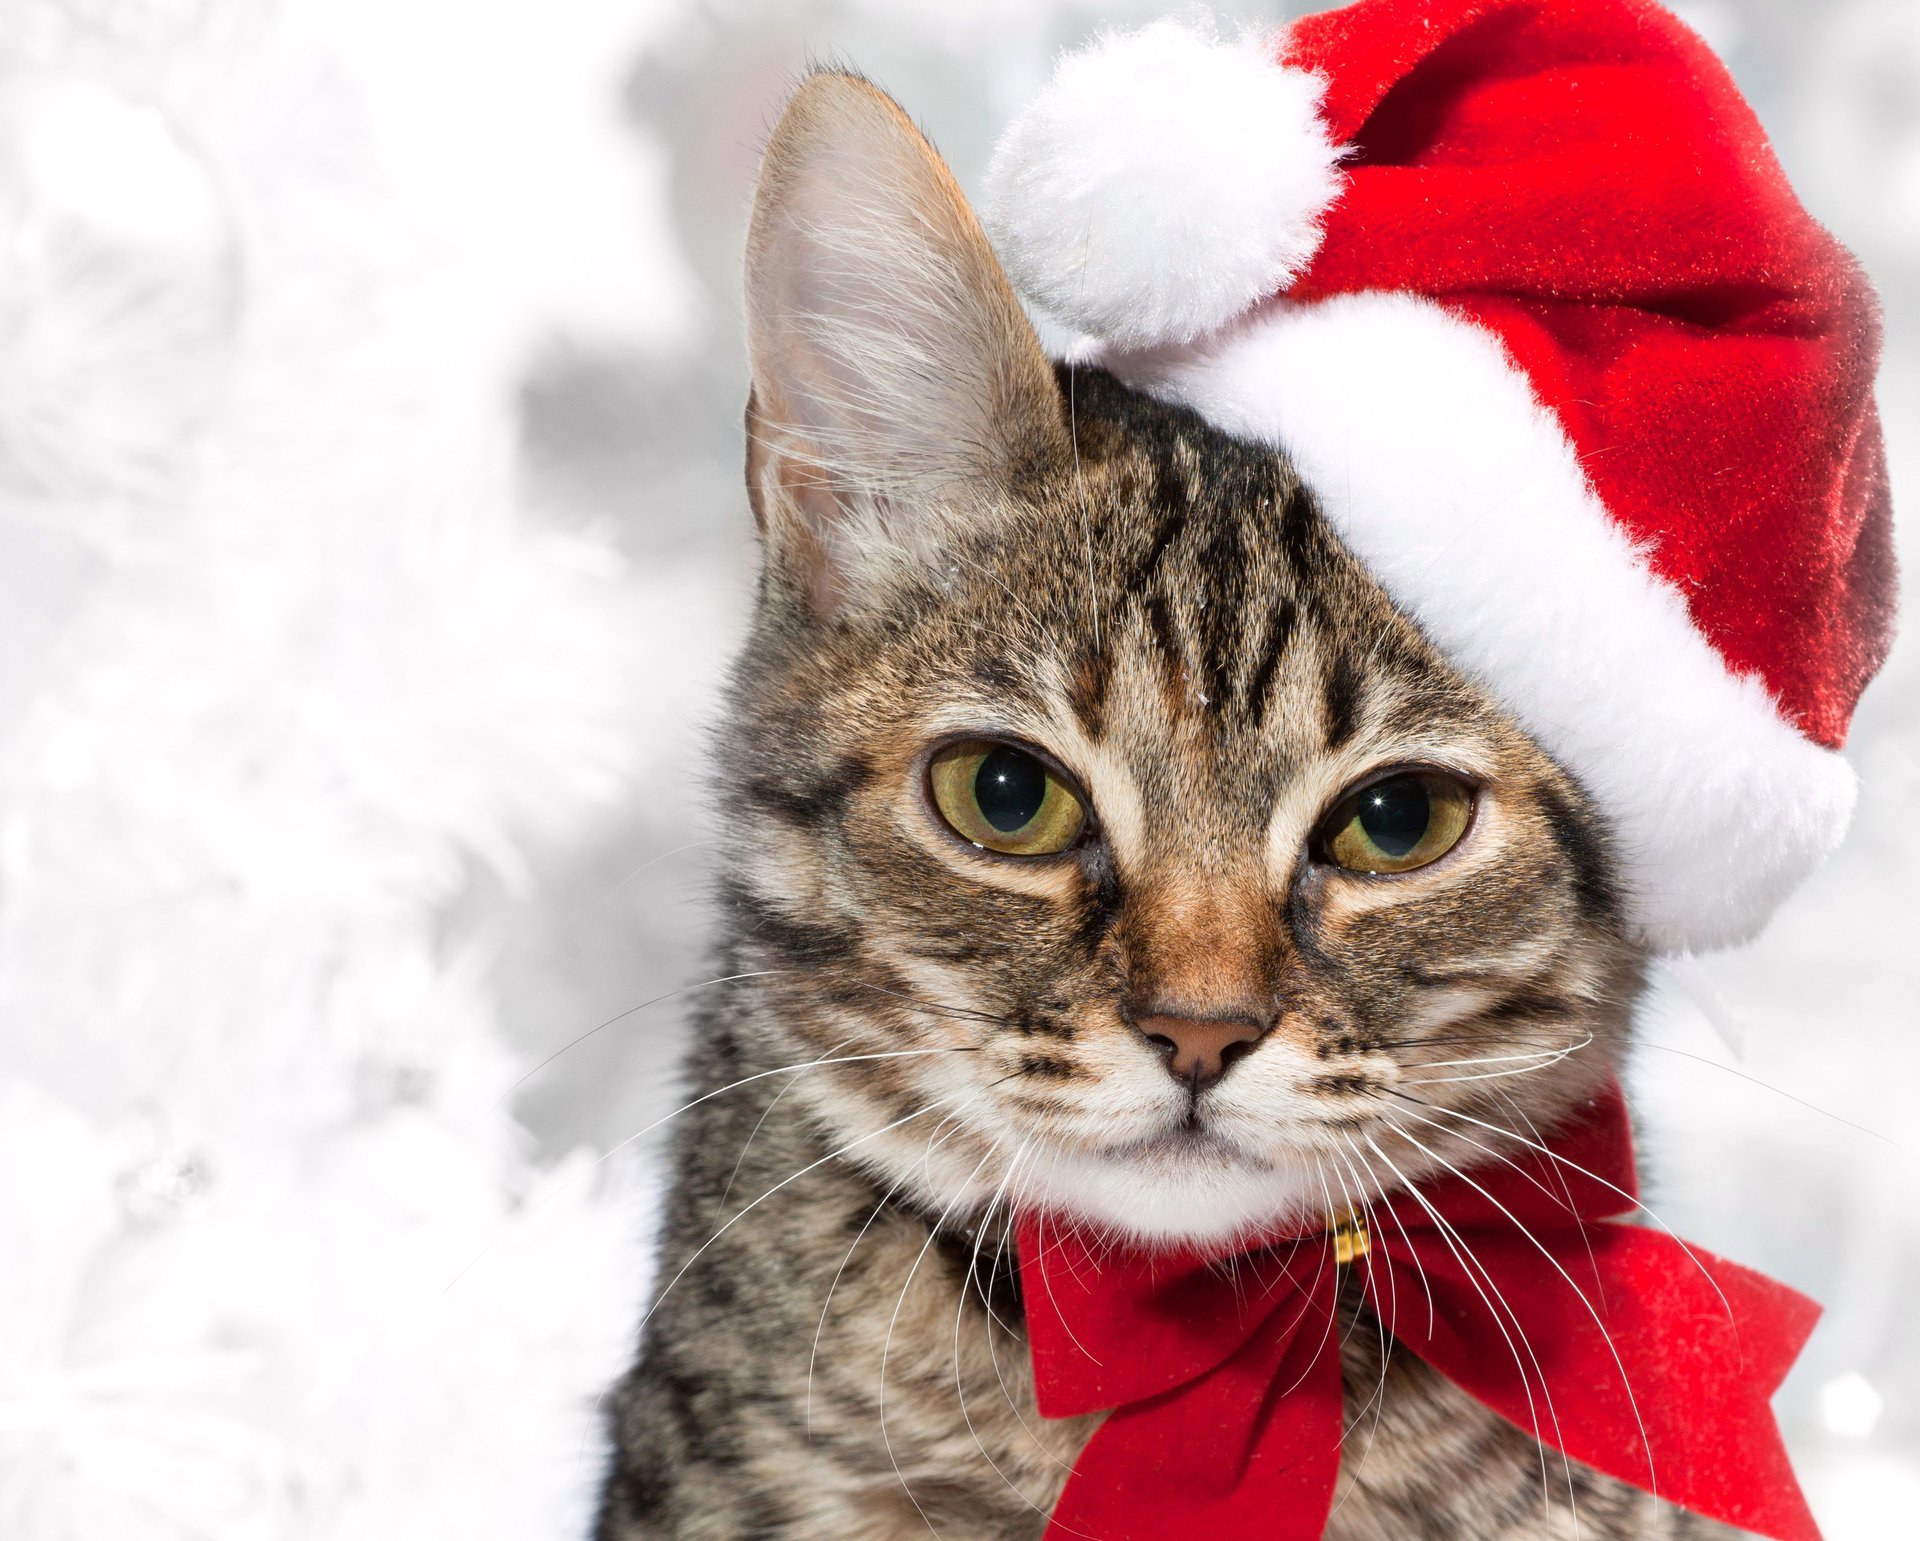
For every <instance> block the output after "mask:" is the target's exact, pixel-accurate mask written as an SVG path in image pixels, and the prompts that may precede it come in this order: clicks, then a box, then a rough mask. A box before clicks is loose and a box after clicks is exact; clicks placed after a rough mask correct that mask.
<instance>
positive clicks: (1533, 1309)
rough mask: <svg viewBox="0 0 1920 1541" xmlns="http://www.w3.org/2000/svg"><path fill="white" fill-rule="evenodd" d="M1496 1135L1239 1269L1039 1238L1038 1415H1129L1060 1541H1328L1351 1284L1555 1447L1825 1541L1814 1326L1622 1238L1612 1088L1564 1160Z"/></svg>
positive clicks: (1239, 1256)
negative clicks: (1777, 1419) (1805, 1392)
mask: <svg viewBox="0 0 1920 1541" xmlns="http://www.w3.org/2000/svg"><path fill="white" fill-rule="evenodd" d="M1495 1140H1500V1141H1501V1143H1502V1144H1506V1145H1510V1151H1511V1153H1510V1154H1509V1155H1503V1156H1501V1157H1499V1158H1497V1159H1493V1158H1490V1159H1488V1160H1487V1161H1486V1162H1485V1163H1484V1164H1482V1165H1479V1166H1476V1167H1474V1168H1473V1169H1472V1170H1470V1171H1463V1172H1455V1173H1452V1174H1450V1175H1447V1176H1445V1177H1443V1178H1442V1179H1441V1180H1438V1181H1435V1182H1432V1183H1429V1184H1425V1185H1422V1187H1421V1189H1420V1190H1419V1192H1418V1193H1417V1194H1410V1193H1406V1192H1402V1193H1399V1194H1396V1195H1395V1196H1394V1197H1393V1198H1391V1199H1387V1200H1382V1201H1380V1202H1378V1203H1376V1204H1374V1205H1372V1206H1371V1208H1370V1210H1369V1211H1368V1212H1367V1213H1366V1215H1365V1217H1364V1220H1363V1221H1350V1222H1348V1223H1345V1224H1342V1225H1339V1226H1337V1227H1329V1228H1328V1229H1327V1230H1323V1231H1315V1232H1314V1233H1312V1234H1311V1235H1306V1236H1292V1237H1285V1238H1281V1239H1278V1240H1270V1241H1268V1242H1266V1243H1263V1244H1255V1245H1254V1246H1253V1247H1252V1248H1250V1249H1249V1248H1241V1249H1238V1250H1236V1251H1234V1252H1233V1253H1232V1254H1231V1255H1230V1256H1223V1255H1222V1254H1221V1253H1219V1252H1213V1253H1206V1254H1202V1253H1198V1252H1192V1251H1185V1252H1154V1253H1147V1252H1135V1251H1128V1250H1111V1249H1109V1248H1106V1247H1104V1246H1098V1245H1094V1244H1090V1243H1089V1242H1087V1241H1086V1240H1085V1239H1083V1238H1082V1236H1081V1234H1080V1232H1079V1231H1078V1230H1076V1229H1074V1228H1072V1227H1066V1226H1061V1225H1058V1224H1055V1223H1052V1222H1050V1221H1049V1220H1048V1219H1047V1218H1046V1217H1045V1216H1041V1215H1034V1216H1028V1217H1026V1218H1025V1219H1023V1220H1022V1222H1021V1226H1020V1233H1019V1247H1020V1281H1021V1289H1022V1294H1023V1296H1024V1298H1025V1301H1026V1310H1027V1329H1028V1333H1029V1335H1030V1338H1031V1341H1032V1345H1033V1371H1034V1380H1035V1384H1036V1388H1037V1391H1038V1396H1039V1403H1040V1411H1041V1412H1042V1413H1044V1414H1046V1415H1047V1416H1048V1417H1053V1418H1062V1417H1068V1416H1071V1415H1074V1414H1079V1413H1089V1412H1095V1411H1098V1410H1101V1409H1104V1408H1112V1409H1114V1411H1113V1413H1112V1415H1111V1416H1110V1417H1109V1418H1107V1420H1106V1421H1105V1422H1104V1423H1102V1424H1101V1426H1100V1427H1099V1429H1098V1430H1097V1431H1096V1432H1095V1434H1094V1436H1093V1438H1092V1440H1091V1441H1090V1442H1089V1444H1088V1445H1087V1447H1086V1449H1085V1451H1084V1452H1083V1453H1082V1454H1081V1456H1080V1459H1079V1461H1078V1462H1077V1464H1076V1465H1075V1468H1074V1472H1073V1475H1072V1477H1071V1478H1069V1480H1068V1482H1067V1487H1066V1491H1065V1492H1064V1493H1063V1494H1062V1495H1061V1498H1060V1502H1059V1504H1058V1505H1056V1506H1055V1508H1054V1511H1053V1521H1052V1524H1051V1525H1050V1526H1049V1527H1048V1530H1047V1537H1048V1538H1049V1541H1064V1538H1067V1537H1079V1538H1087V1537H1091V1538H1097V1541H1177V1538H1184V1537H1203V1536H1204V1537H1206V1538H1207V1541H1242V1538H1245V1541H1253V1538H1255V1537H1258V1538H1260V1541H1315V1538H1317V1537H1319V1536H1320V1535H1321V1533H1322V1531H1323V1530H1324V1529H1325V1527H1326V1522H1327V1515H1328V1512H1329V1510H1330V1507H1331V1505H1332V1501H1333V1491H1334V1480H1335V1478H1336V1477H1337V1476H1338V1474H1339V1469H1340V1443H1341V1437H1342V1433H1343V1421H1342V1420H1343V1406H1342V1398H1341V1382H1340V1339H1341V1329H1340V1328H1339V1325H1338V1323H1337V1322H1336V1320H1335V1312H1334V1304H1335V1295H1336V1291H1337V1289H1338V1275H1339V1271H1340V1269H1341V1268H1342V1267H1343V1266H1344V1267H1348V1268H1351V1269H1353V1270H1355V1271H1357V1272H1358V1274H1359V1276H1360V1279H1361V1281H1362V1283H1363V1285H1364V1288H1365V1292H1366V1300H1367V1304H1368V1306H1369V1308H1370V1309H1371V1310H1372V1311H1373V1312H1374V1313H1375V1314H1376V1315H1377V1316H1378V1317H1379V1319H1380V1322H1381V1325H1382V1326H1383V1327H1384V1328H1385V1329H1386V1330H1387V1331H1388V1332H1389V1333H1391V1334H1392V1336H1393V1339H1394V1341H1395V1343H1396V1344H1397V1345H1398V1346H1399V1347H1401V1348H1405V1349H1410V1350H1411V1351H1412V1352H1414V1353H1416V1354H1418V1355H1419V1356H1420V1357H1421V1358H1422V1359H1424V1360H1426V1361H1427V1362H1428V1363H1429V1364H1431V1365H1432V1366H1433V1367H1434V1368H1435V1369H1437V1370H1439V1371H1440V1372H1441V1373H1442V1374H1444V1375H1446V1376H1447V1377H1448V1378H1449V1379H1451V1380H1452V1381H1453V1382H1454V1383H1455V1384H1457V1385H1458V1386H1460V1387H1461V1388H1462V1389H1464V1390H1465V1391H1467V1392H1469V1393H1470V1394H1472V1395H1473V1396H1474V1397H1476V1398H1478V1399H1479V1400H1480V1401H1481V1402H1484V1403H1485V1404H1486V1405H1487V1406H1488V1407H1490V1408H1492V1409H1493V1410H1494V1411H1495V1412H1497V1413H1499V1414H1500V1415H1501V1416H1502V1417H1503V1418H1506V1419H1507V1420H1509V1421H1510V1422H1512V1423H1514V1424H1517V1425H1518V1426H1519V1427H1520V1428H1521V1429H1523V1430H1525V1431H1526V1432H1527V1433H1528V1434H1530V1435H1534V1436H1537V1437H1538V1438H1539V1439H1540V1440H1542V1441H1544V1443H1545V1444H1546V1445H1548V1446H1551V1447H1553V1448H1555V1449H1558V1450H1561V1451H1564V1452H1565V1453H1566V1454H1567V1455H1569V1456H1572V1457H1574V1458H1575V1459H1577V1460H1581V1461H1584V1462H1586V1463H1587V1464H1588V1465H1591V1466H1594V1467H1597V1468H1598V1469H1599V1470H1601V1471H1603V1472H1607V1473H1609V1474H1610V1475H1612V1476H1615V1477H1618V1478H1620V1479H1621V1480H1623V1481H1626V1482H1630V1483H1633V1484H1634V1485H1635V1486H1637V1487H1641V1488H1645V1489H1647V1490H1648V1491H1650V1492H1653V1493H1656V1494H1657V1495H1658V1496H1660V1497H1661V1498H1663V1499H1666V1500H1668V1501H1669V1502H1672V1503H1674V1504H1677V1505H1679V1506H1680V1507H1682V1508H1685V1509H1691V1510H1693V1511H1695V1512H1697V1513H1699V1514H1704V1515H1707V1516H1709V1517H1711V1518H1713V1519H1717V1520H1722V1521H1725V1522H1726V1523H1728V1524H1731V1525H1734V1526H1736V1527H1738V1528H1740V1529H1743V1530H1750V1531H1755V1532H1757V1533H1759V1534H1760V1535H1763V1536H1771V1537H1775V1538H1777V1541H1819V1537H1820V1532H1819V1529H1818V1527H1817V1526H1816V1525H1815V1524H1814V1521H1813V1516H1812V1514H1811V1513H1810V1512H1809V1511H1808V1509H1807V1505H1806V1500H1805V1499H1804V1498H1803V1497H1802V1496H1801V1493H1800V1488H1799V1484H1798V1483H1796V1482H1795V1481H1794V1477H1793V1470H1792V1467H1791V1466H1790V1465H1789V1463H1788V1460H1787V1453H1786V1450H1785V1448H1784V1446H1783V1445H1782V1444H1781V1440H1780V1431H1779V1429H1778V1427H1777V1426H1776V1424H1775V1423H1774V1419H1773V1414H1772V1411H1771V1409H1770V1408H1769V1407H1768V1398H1769V1397H1770V1396H1771V1395H1772V1394H1773V1392H1774V1390H1775V1388H1776V1387H1778V1385H1779V1384H1780V1381H1781V1379H1782V1378H1783V1377H1784V1376H1785V1374H1786V1372H1787V1368H1788V1367H1789V1366H1790V1365H1791V1364H1792V1362H1793V1360H1794V1357H1795V1355H1796V1354H1798V1353H1799V1351H1800V1347H1801V1345H1802V1344H1803V1343H1805V1341H1806V1339H1807V1335H1808V1334H1809V1333H1810V1332H1811V1331H1812V1330H1813V1323H1814V1319H1815V1318H1816V1317H1817V1316H1818V1315H1819V1308H1818V1307H1817V1306H1815V1305H1814V1304H1813V1302H1811V1301H1810V1300H1808V1299H1806V1297H1804V1296H1802V1295H1799V1294H1797V1293H1795V1292H1794V1291H1792V1290H1790V1289H1788V1288H1786V1287H1785V1286H1784V1285H1781V1284H1777V1283H1775V1282H1774V1281H1773V1280H1771V1279H1768V1278H1765V1277H1763V1276H1762V1275H1760V1274H1756V1273H1753V1272H1750V1271H1749V1270H1747V1269H1745V1268H1741V1267H1739V1266H1738V1265H1736V1264H1733V1263H1728V1262H1724V1261H1722V1260H1721V1259H1719V1258H1716V1257H1713V1256H1710V1255H1709V1254H1707V1253H1704V1252H1701V1251H1699V1250H1698V1249H1697V1248H1689V1247H1688V1246H1687V1245H1686V1244H1685V1243H1684V1242H1681V1241H1679V1240H1678V1239H1677V1238H1674V1237H1672V1236H1669V1235H1666V1234H1663V1233H1661V1232H1659V1231H1655V1230H1649V1229H1646V1228H1644V1227H1641V1226H1636V1225H1623V1224H1618V1223H1614V1222H1613V1220H1612V1218H1611V1217H1613V1216H1617V1215H1622V1214H1625V1213H1627V1212H1629V1211H1630V1210H1632V1209H1633V1208H1634V1207H1635V1205H1636V1200H1635V1197H1634V1195H1635V1186H1634V1173H1633V1152H1632V1140H1631V1135H1630V1133H1629V1129H1628V1124H1627V1115H1626V1108H1625V1104H1624V1103H1623V1102H1622V1100H1621V1098H1620V1095H1619V1092H1618V1091H1617V1090H1615V1091H1613V1092H1611V1093H1609V1094H1608V1095H1606V1096H1603V1097H1599V1098H1596V1099H1594V1100H1593V1101H1592V1102H1591V1103H1590V1104H1589V1105H1588V1106H1587V1108H1586V1109H1585V1110H1584V1111H1583V1112H1582V1114H1581V1116H1580V1117H1579V1118H1578V1119H1577V1120H1576V1121H1575V1122H1574V1123H1572V1124H1571V1125H1569V1126H1568V1127H1567V1128H1566V1129H1564V1130H1563V1131H1562V1132H1561V1133H1560V1134H1559V1135H1558V1136H1557V1137H1556V1138H1555V1139H1554V1140H1553V1142H1552V1146H1551V1148H1550V1149H1549V1148H1547V1147H1545V1146H1540V1145H1536V1144H1533V1143H1531V1142H1528V1143H1511V1142H1508V1141H1506V1140H1505V1139H1504V1138H1503V1137H1501V1136H1496V1135H1492V1134H1491V1133H1490V1134H1489V1136H1488V1139H1487V1140H1486V1141H1485V1142H1484V1143H1486V1144H1487V1145H1488V1146H1489V1148H1492V1146H1493V1144H1494V1141H1495ZM1336 1252H1338V1253H1343V1254H1347V1255H1348V1256H1349V1257H1350V1261H1346V1262H1344V1263H1343V1262H1341V1261H1336ZM1542 1458H1543V1462H1544V1460H1545V1453H1544V1451H1543V1452H1542ZM1556 1479H1557V1480H1560V1481H1561V1482H1562V1483H1564V1475H1563V1474H1558V1473H1550V1474H1549V1480H1556ZM1565 1491H1566V1489H1565V1487H1564V1485H1562V1486H1561V1487H1560V1492H1561V1493H1564V1492H1565Z"/></svg>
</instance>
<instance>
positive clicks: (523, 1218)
mask: <svg viewBox="0 0 1920 1541" xmlns="http://www.w3.org/2000/svg"><path fill="white" fill-rule="evenodd" d="M978 1052H979V1050H978V1048H977V1047H975V1046H974V1045H971V1044H965V1045H958V1046H954V1047H948V1048H939V1049H890V1050H887V1051H886V1052H884V1053H880V1054H843V1055H841V1056H839V1057H838V1058H824V1057H823V1058H820V1059H811V1060H807V1061H805V1062H803V1063H801V1064H798V1065H779V1066H776V1067H775V1068H773V1069H772V1070H758V1071H755V1072H754V1073H753V1074H752V1075H747V1076H742V1077H740V1079H739V1080H737V1081H730V1082H728V1083H727V1084H726V1085H725V1086H718V1087H715V1088H714V1089H713V1090H712V1091H710V1092H703V1093H702V1094H701V1095H700V1096H698V1097H695V1098H694V1099H693V1100H692V1101H690V1102H685V1103H682V1104H681V1105H680V1106H679V1107H677V1108H675V1109H674V1110H673V1111H672V1112H671V1113H668V1114H666V1115H665V1116H664V1117H661V1118H656V1119H655V1120H654V1121H653V1122H652V1123H650V1124H647V1125H645V1126H644V1127H642V1128H640V1129H636V1130H635V1131H634V1132H633V1133H632V1134H630V1135H628V1136H627V1137H626V1138H625V1139H623V1140H621V1141H619V1142H618V1143H616V1144H614V1145H610V1146H608V1147H607V1149H605V1150H603V1151H602V1152H601V1153H600V1154H599V1155H598V1156H596V1157H594V1159H593V1160H592V1161H591V1162H590V1163H589V1164H588V1165H587V1166H585V1167H583V1168H582V1169H581V1170H580V1171H578V1172H575V1173H574V1174H573V1175H572V1176H571V1177H569V1178H567V1179H566V1180H565V1181H564V1182H561V1183H559V1184H557V1185H555V1186H554V1187H553V1188H550V1189H549V1190H548V1191H547V1192H546V1193H544V1194H542V1195H541V1196H540V1198H539V1200H538V1201H537V1202H536V1203H534V1204H532V1205H530V1206H529V1207H528V1208H526V1209H524V1210H522V1211H521V1212H520V1213H519V1214H518V1215H516V1216H514V1218H513V1222H512V1223H511V1224H510V1225H508V1226H507V1227H506V1229H505V1230H503V1231H501V1233H500V1234H499V1235H498V1236H496V1237H494V1239H493V1240H492V1241H490V1242H488V1243H487V1244H486V1245H485V1246H484V1247H482V1248H481V1249H480V1250H479V1251H478V1252H476V1253H475V1254H474V1255H473V1257H471V1258H470V1259H469V1260H468V1261H467V1263H466V1266H465V1267H463V1268H462V1269H461V1270H460V1271H459V1272H458V1273H457V1274H455V1275H454V1276H453V1277H452V1278H451V1279H449V1280H448V1281H447V1284H446V1288H445V1289H443V1290H441V1292H440V1293H441V1294H443V1295H444V1294H446V1293H447V1291H448V1290H451V1289H453V1287H454V1286H455V1285H457V1284H458V1283H459V1282H460V1281H461V1280H462V1279H464V1278H466V1276H467V1275H468V1274H470V1273H472V1272H473V1270H474V1269H475V1268H477V1267H479V1266H480V1264H481V1263H483V1262H485V1261H486V1259H487V1258H488V1257H489V1256H490V1255H491V1254H492V1252H493V1250H494V1249H495V1248H496V1247H499V1246H502V1245H504V1244H505V1243H506V1242H509V1241H511V1240H512V1239H513V1238H514V1237H515V1236H517V1235H519V1234H520V1232H521V1231H523V1230H525V1229H526V1227H527V1226H529V1225H531V1224H532V1223H533V1222H534V1221H535V1220H536V1219H538V1218H539V1216H540V1215H541V1213H542V1212H543V1211H544V1210H545V1209H546V1208H547V1206H548V1205H549V1204H552V1203H553V1202H554V1201H555V1200H557V1199H559V1198H560V1197H561V1196H562V1195H563V1194H565V1193H567V1192H568V1191H569V1190H570V1189H572V1188H575V1187H577V1186H578V1185H579V1184H581V1183H583V1182H585V1181H586V1180H587V1179H588V1178H589V1177H591V1176H593V1174H594V1173H595V1172H597V1171H599V1170H600V1168H601V1167H603V1166H605V1165H606V1164H607V1163H608V1162H609V1161H611V1160H612V1159H613V1158H614V1157H615V1156H617V1155H619V1154H620V1152H621V1151H623V1150H625V1149H626V1148H627V1147H628V1146H629V1145H632V1144H633V1143H634V1142H635V1141H637V1140H642V1139H645V1138H646V1137H647V1136H648V1135H649V1134H651V1133H653V1131H654V1130H656V1129H658V1128H659V1127H660V1126H661V1125H662V1124H667V1123H671V1122H672V1121H673V1120H674V1119H676V1118H678V1117H679V1116H680V1115H681V1114H682V1113H685V1112H688V1111H689V1110H690V1109H693V1108H697V1107H698V1106H700V1104H701V1103H703V1102H711V1101H712V1100H713V1099H714V1098H715V1097H720V1096H724V1095H725V1094H726V1093H728V1092H730V1091H735V1090H737V1089H739V1088H740V1087H742V1086H746V1085H748V1084H749V1083H751V1082H754V1081H764V1080H765V1079H766V1078H767V1077H768V1076H776V1075H794V1074H797V1073H799V1072H801V1071H805V1070H814V1069H817V1068H819V1067H820V1066H823V1065H852V1064H858V1063H859V1062H861V1061H863V1060H874V1059H912V1058H914V1057H916V1056H921V1055H930V1054H976V1053H978ZM995 1084H997V1083H995ZM947 1100H951V1099H947ZM934 1106H938V1104H934ZM923 1111H925V1110H923ZM914 1116H916V1117H917V1116H918V1115H917V1114H916V1115H914ZM765 1196H766V1195H765V1194H762V1195H761V1197H762V1198H764V1197H765ZM754 1202H755V1203H758V1202H759V1200H758V1199H756V1200H755V1201H754ZM658 1303H659V1302H658V1301H656V1302H655V1304H656V1305H657V1304H658ZM644 1320H645V1319H644V1318H643V1319H642V1324H643V1325H644Z"/></svg>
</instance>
